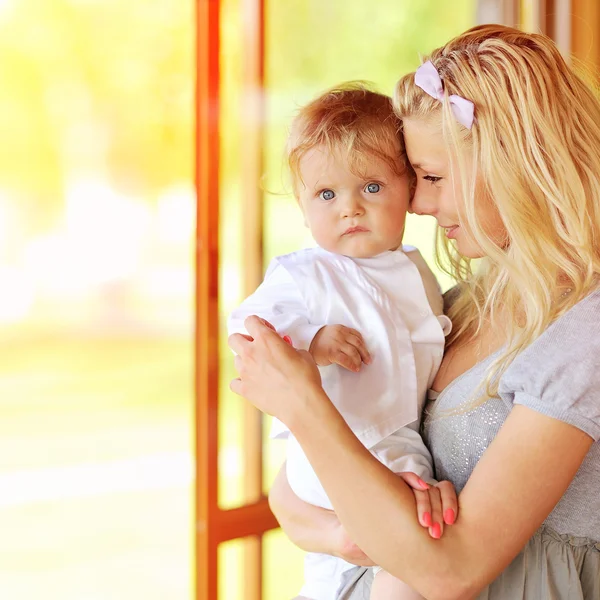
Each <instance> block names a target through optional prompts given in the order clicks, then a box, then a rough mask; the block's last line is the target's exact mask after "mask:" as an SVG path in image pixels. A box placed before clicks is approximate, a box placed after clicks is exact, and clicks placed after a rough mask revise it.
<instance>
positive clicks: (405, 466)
mask: <svg viewBox="0 0 600 600" xmlns="http://www.w3.org/2000/svg"><path fill="white" fill-rule="evenodd" d="M371 452H372V453H373V455H374V456H375V458H377V460H379V462H381V463H382V464H384V465H385V466H386V467H387V468H388V469H390V470H391V471H393V472H394V473H402V472H404V471H410V472H412V473H416V474H417V475H418V476H419V477H420V478H421V479H423V480H424V481H426V482H427V483H433V484H435V483H436V481H435V480H434V479H433V467H432V461H431V454H430V453H429V450H428V449H427V446H425V442H423V439H422V438H421V436H420V435H419V434H418V433H417V432H416V431H414V430H413V429H411V428H410V427H402V428H400V429H398V431H395V432H394V433H392V434H391V435H389V436H387V437H386V438H384V439H383V440H381V442H379V443H378V444H376V445H375V446H373V448H372V449H371Z"/></svg>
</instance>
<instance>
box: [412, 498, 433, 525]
mask: <svg viewBox="0 0 600 600" xmlns="http://www.w3.org/2000/svg"><path fill="white" fill-rule="evenodd" d="M413 494H414V495H415V500H416V501H417V519H418V520H419V523H420V524H421V525H422V526H423V527H431V525H432V521H431V501H430V499H429V491H421V490H413Z"/></svg>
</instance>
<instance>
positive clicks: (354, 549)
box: [331, 517, 375, 567]
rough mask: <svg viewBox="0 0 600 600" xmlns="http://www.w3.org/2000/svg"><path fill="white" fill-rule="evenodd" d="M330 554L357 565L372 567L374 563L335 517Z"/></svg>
mask: <svg viewBox="0 0 600 600" xmlns="http://www.w3.org/2000/svg"><path fill="white" fill-rule="evenodd" d="M332 540H333V542H332V550H331V554H332V555H333V556H337V557H338V558H341V559H342V560H345V561H346V562H349V563H352V564H353V565H357V566H359V567H373V566H375V563H374V562H373V561H372V560H371V559H370V558H369V557H368V556H367V555H366V554H365V553H364V552H363V551H362V550H361V549H360V548H359V547H358V546H357V545H356V544H355V543H354V542H353V541H352V539H351V538H350V536H349V535H348V532H347V531H346V530H345V529H344V526H343V525H342V524H341V523H340V522H339V520H338V518H337V517H336V518H335V522H334V523H333V535H332Z"/></svg>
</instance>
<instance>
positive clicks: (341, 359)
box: [308, 325, 371, 372]
mask: <svg viewBox="0 0 600 600" xmlns="http://www.w3.org/2000/svg"><path fill="white" fill-rule="evenodd" d="M308 351H309V352H310V353H311V355H312V357H313V358H314V360H315V362H316V363H317V364H318V365H321V366H322V367H326V366H327V365H331V364H336V365H340V367H344V368H345V369H348V371H354V372H357V371H359V370H360V367H361V364H362V363H365V364H366V365H368V364H370V363H371V355H370V354H369V351H368V350H367V347H366V346H365V342H364V341H363V338H362V335H360V333H359V332H358V331H356V329H350V327H344V325H325V326H324V327H322V328H321V329H319V331H318V333H317V335H315V337H314V338H313V341H312V342H311V344H310V348H309V349H308Z"/></svg>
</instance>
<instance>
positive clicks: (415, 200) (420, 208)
mask: <svg viewBox="0 0 600 600" xmlns="http://www.w3.org/2000/svg"><path fill="white" fill-rule="evenodd" d="M408 211H409V212H411V213H414V214H415V215H431V216H435V214H436V213H437V203H436V202H435V200H434V199H433V198H431V197H429V196H428V195H427V194H423V193H420V192H419V190H417V191H416V192H415V194H414V196H413V197H412V200H411V201H410V204H409V206H408Z"/></svg>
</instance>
